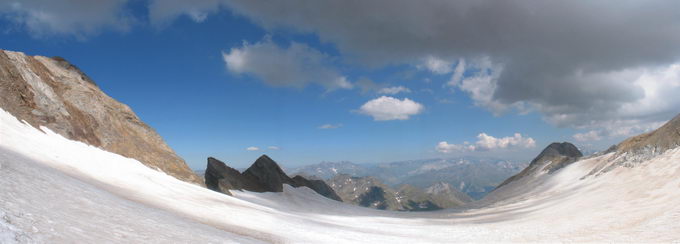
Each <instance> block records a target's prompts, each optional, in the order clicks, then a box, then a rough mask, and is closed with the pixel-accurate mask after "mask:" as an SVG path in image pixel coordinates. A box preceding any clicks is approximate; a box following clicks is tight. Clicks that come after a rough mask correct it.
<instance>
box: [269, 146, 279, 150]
mask: <svg viewBox="0 0 680 244" xmlns="http://www.w3.org/2000/svg"><path fill="white" fill-rule="evenodd" d="M267 149H269V150H280V149H281V148H280V147H277V146H268V147H267Z"/></svg>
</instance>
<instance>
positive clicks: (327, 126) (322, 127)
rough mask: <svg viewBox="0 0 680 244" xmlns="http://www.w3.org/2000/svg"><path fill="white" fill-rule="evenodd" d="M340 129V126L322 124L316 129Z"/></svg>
mask: <svg viewBox="0 0 680 244" xmlns="http://www.w3.org/2000/svg"><path fill="white" fill-rule="evenodd" d="M340 127H342V124H323V125H321V126H319V127H318V128H319V129H323V130H328V129H337V128H340Z"/></svg>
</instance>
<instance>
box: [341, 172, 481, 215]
mask: <svg viewBox="0 0 680 244" xmlns="http://www.w3.org/2000/svg"><path fill="white" fill-rule="evenodd" d="M328 185H330V187H331V188H333V189H334V190H335V192H336V193H337V194H338V195H339V196H340V198H341V199H342V200H343V202H346V203H351V204H354V205H359V206H364V207H369V208H375V209H383V210H399V211H427V210H438V209H444V208H452V207H458V206H461V205H463V204H465V203H468V202H470V201H472V199H471V198H470V197H468V196H467V195H466V194H465V193H462V192H460V191H458V190H457V189H456V188H455V187H451V186H450V185H449V184H447V183H443V182H439V183H437V184H435V185H433V186H432V187H429V188H427V189H421V188H417V187H414V186H411V185H401V186H400V187H399V188H397V189H394V188H392V187H390V186H388V185H385V184H384V183H382V182H381V181H380V180H378V179H376V178H374V177H371V176H364V177H353V176H350V175H348V174H338V175H336V176H335V177H333V178H332V179H330V180H328Z"/></svg>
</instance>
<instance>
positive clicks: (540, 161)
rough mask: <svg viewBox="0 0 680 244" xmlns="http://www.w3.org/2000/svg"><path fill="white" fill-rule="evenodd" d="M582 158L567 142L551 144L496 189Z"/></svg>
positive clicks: (579, 152)
mask: <svg viewBox="0 0 680 244" xmlns="http://www.w3.org/2000/svg"><path fill="white" fill-rule="evenodd" d="M581 157H583V154H582V153H581V151H579V150H578V148H577V147H576V146H574V144H571V143H569V142H562V143H558V142H553V143H552V144H550V145H548V147H546V148H545V149H543V151H542V152H541V153H540V154H539V155H538V156H537V157H536V158H534V159H533V160H531V163H529V166H527V167H526V168H525V169H524V170H522V171H521V172H519V173H518V174H516V175H514V176H512V177H510V178H508V179H507V180H505V181H503V183H501V184H500V185H498V187H496V189H498V188H500V187H502V186H504V185H507V184H508V183H510V182H513V181H516V180H518V179H520V178H523V177H526V176H528V175H531V174H535V173H539V172H541V171H546V172H548V173H553V172H555V171H557V170H559V169H561V168H564V167H565V166H567V165H569V164H571V163H573V162H576V161H577V160H578V159H579V158H581Z"/></svg>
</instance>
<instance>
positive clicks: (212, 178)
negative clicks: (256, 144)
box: [205, 155, 342, 201]
mask: <svg viewBox="0 0 680 244" xmlns="http://www.w3.org/2000/svg"><path fill="white" fill-rule="evenodd" d="M283 184H287V185H291V186H294V187H303V186H304V187H308V188H310V189H312V190H314V191H315V192H316V193H319V194H320V195H322V196H325V197H327V198H330V199H333V200H336V201H342V200H341V198H340V197H339V196H338V195H337V194H336V193H335V191H334V190H333V189H332V188H331V187H329V186H328V185H327V184H326V183H325V182H324V181H322V180H313V179H312V180H309V179H306V178H304V177H302V176H299V175H298V176H295V177H293V178H290V177H289V176H288V175H286V173H284V172H283V170H282V169H281V167H279V165H278V164H277V163H276V162H275V161H274V160H272V159H271V158H269V156H267V155H262V156H260V157H259V158H258V159H257V160H255V162H254V163H253V164H252V165H251V166H250V167H249V168H248V169H246V170H245V171H244V172H243V173H241V172H239V171H238V170H236V169H234V168H231V167H229V166H227V165H226V164H225V163H224V162H222V161H220V160H217V159H215V158H213V157H209V158H208V166H207V168H206V170H205V185H206V186H207V187H208V188H209V189H211V190H214V191H218V192H222V193H224V194H227V195H231V192H230V191H232V190H246V191H253V192H282V191H283Z"/></svg>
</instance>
